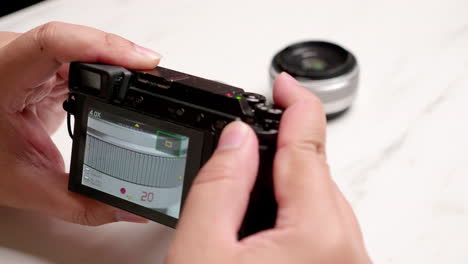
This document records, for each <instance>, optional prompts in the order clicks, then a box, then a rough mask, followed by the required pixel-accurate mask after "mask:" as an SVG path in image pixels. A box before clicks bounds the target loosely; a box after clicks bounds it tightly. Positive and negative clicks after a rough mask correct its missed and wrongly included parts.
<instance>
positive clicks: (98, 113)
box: [64, 62, 282, 238]
mask: <svg viewBox="0 0 468 264" xmlns="http://www.w3.org/2000/svg"><path fill="white" fill-rule="evenodd" d="M69 87H70V91H71V93H70V96H69V98H68V100H67V101H65V102H64V109H65V110H66V111H67V112H68V117H70V115H74V117H75V124H74V129H73V132H72V131H71V130H72V129H71V123H70V118H68V126H69V132H70V135H71V136H72V138H73V149H72V161H71V167H70V180H69V190H71V191H73V192H77V193H80V194H82V195H85V196H88V197H90V198H93V199H96V200H99V201H101V202H104V203H107V204H109V205H112V206H115V207H118V208H121V209H123V210H127V211H129V212H132V213H134V214H137V215H140V216H143V217H145V218H148V219H151V220H154V221H156V222H159V223H161V224H164V225H167V226H170V227H175V226H176V224H177V220H178V218H179V215H180V210H181V209H182V208H183V203H184V200H185V198H186V196H187V194H188V191H189V189H190V186H191V185H192V182H193V180H194V178H195V176H196V175H197V173H198V171H199V169H200V168H201V167H202V166H203V165H204V164H205V162H206V161H207V160H208V159H209V158H210V157H211V155H212V153H213V151H214V150H215V147H216V145H217V142H218V139H219V136H220V134H221V131H222V129H223V128H224V126H225V125H227V124H228V123H229V122H232V121H234V120H242V121H244V122H246V123H247V124H249V125H250V126H251V127H252V128H253V129H254V131H255V132H256V134H257V137H258V141H259V155H260V165H259V170H258V175H257V179H256V182H255V185H254V187H253V189H252V192H251V197H250V201H249V205H248V208H247V211H246V214H245V217H244V221H243V223H242V225H241V228H240V230H239V237H240V238H242V237H245V236H248V235H250V234H253V233H256V232H258V231H261V230H265V229H268V228H272V227H273V226H274V224H275V220H276V211H277V204H276V200H275V196H274V191H273V178H272V166H273V157H274V154H275V151H276V140H277V134H278V126H279V121H280V118H281V115H282V110H281V109H279V108H277V107H275V106H273V105H268V104H266V101H265V97H264V96H262V95H259V94H254V93H248V92H245V91H244V90H242V89H240V88H236V87H233V86H229V85H226V84H222V83H218V82H214V81H211V80H207V79H203V78H199V77H196V76H192V75H189V74H185V73H181V72H177V71H173V70H170V69H166V68H163V67H157V68H155V69H154V70H151V71H130V70H127V69H125V68H122V67H118V66H113V65H104V64H90V63H80V62H73V63H71V65H70V73H69ZM238 165H239V166H242V164H238ZM233 199H235V197H233ZM219 213H220V214H222V213H223V212H219ZM213 220H214V221H216V220H215V219H213Z"/></svg>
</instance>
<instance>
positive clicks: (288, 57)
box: [270, 41, 359, 118]
mask: <svg viewBox="0 0 468 264" xmlns="http://www.w3.org/2000/svg"><path fill="white" fill-rule="evenodd" d="M281 72H287V73H289V74H290V75H291V76H293V77H294V78H296V79H297V80H298V81H299V82H300V83H301V84H302V85H303V86H304V87H306V88H308V89H310V90H311V91H312V92H313V93H314V94H316V95H317V96H318V97H319V98H320V100H321V101H322V103H323V105H324V108H325V112H326V113H327V117H328V118H333V117H336V116H338V115H340V114H342V113H344V112H345V111H346V110H347V109H348V108H349V107H350V106H351V104H352V102H353V99H354V97H355V95H356V91H357V86H358V80H359V67H358V63H357V60H356V58H355V57H354V55H353V54H351V53H350V52H349V51H347V50H345V49H344V48H342V47H340V46H338V45H336V44H333V43H330V42H324V41H307V42H301V43H296V44H293V45H290V46H288V47H286V48H284V49H283V50H281V51H280V52H279V53H278V54H276V55H275V57H274V58H273V60H272V63H271V68H270V77H271V80H272V81H273V80H274V79H275V78H276V76H277V75H278V74H280V73H281Z"/></svg>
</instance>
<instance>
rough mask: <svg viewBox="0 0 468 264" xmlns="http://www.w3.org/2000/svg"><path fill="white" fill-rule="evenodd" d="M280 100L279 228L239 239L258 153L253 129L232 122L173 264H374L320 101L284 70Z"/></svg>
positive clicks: (184, 224)
mask: <svg viewBox="0 0 468 264" xmlns="http://www.w3.org/2000/svg"><path fill="white" fill-rule="evenodd" d="M274 99H275V102H276V104H278V105H280V106H282V107H284V108H285V112H284V114H283V117H282V119H281V123H280V130H279V136H278V146H277V152H276V156H275V162H274V167H273V168H274V175H273V177H274V178H273V179H274V188H275V196H276V200H277V202H278V216H277V220H276V225H275V227H274V228H273V229H270V230H265V231H262V232H259V233H257V234H254V235H251V236H249V237H246V238H244V239H242V240H240V241H238V239H237V231H238V230H239V227H240V225H241V222H242V219H243V217H244V213H245V211H246V208H247V204H248V200H249V194H250V190H251V189H252V187H253V183H254V181H255V177H256V174H257V167H258V158H259V157H258V142H257V139H256V137H255V134H254V132H253V131H252V129H250V128H249V127H248V126H247V125H245V124H243V123H241V122H234V123H231V124H229V125H228V126H227V127H226V128H225V129H224V131H223V132H222V135H221V138H220V140H219V144H218V147H217V150H216V151H215V153H214V155H213V156H212V158H211V159H210V160H209V161H208V162H207V164H206V165H205V166H204V167H203V168H202V170H201V171H200V173H199V174H198V176H197V178H196V179H195V181H194V183H193V185H192V187H191V190H190V192H189V195H188V198H187V200H186V202H185V207H184V210H183V213H182V217H181V219H180V221H179V224H178V226H177V230H176V235H175V239H174V241H173V243H172V245H171V247H170V250H169V253H168V256H167V259H166V263H167V264H185V263H192V264H197V263H200V264H201V263H203V264H218V263H233V264H234V263H236V264H237V263H255V264H257V263H270V264H275V263H281V264H283V263H320V264H326V263H330V264H342V263H347V264H355V263H371V261H370V259H369V257H368V255H367V253H366V250H365V247H364V243H363V238H362V234H361V231H360V229H359V224H358V222H357V220H356V218H355V216H354V214H353V211H352V209H351V207H350V206H349V204H348V202H347V201H346V200H345V198H344V197H343V195H342V194H341V192H340V191H339V189H338V187H337V186H336V184H335V183H334V182H333V180H332V178H331V177H330V172H329V168H328V165H327V162H326V154H325V126H326V119H325V114H324V112H323V109H322V105H321V103H320V102H319V100H318V99H317V97H315V96H314V95H313V94H312V93H310V92H309V91H307V90H306V89H305V88H303V87H301V86H300V85H299V84H298V83H297V82H296V81H295V80H294V79H293V78H292V77H290V76H289V75H287V74H285V73H283V74H281V75H280V76H279V77H278V78H277V79H276V81H275V88H274ZM239 164H241V166H239Z"/></svg>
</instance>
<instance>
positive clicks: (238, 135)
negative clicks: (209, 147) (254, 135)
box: [217, 121, 249, 150]
mask: <svg viewBox="0 0 468 264" xmlns="http://www.w3.org/2000/svg"><path fill="white" fill-rule="evenodd" d="M248 132H249V127H248V126H247V125H246V124H244V123H243V122H241V121H235V122H232V123H230V124H229V125H227V126H226V127H225V128H224V130H223V132H222V134H221V138H220V139H219V142H218V148H217V149H218V150H225V149H236V148H239V147H240V146H241V145H242V144H243V143H244V141H245V140H246V139H247V137H246V136H247V133H248Z"/></svg>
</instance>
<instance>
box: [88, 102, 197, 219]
mask: <svg viewBox="0 0 468 264" xmlns="http://www.w3.org/2000/svg"><path fill="white" fill-rule="evenodd" d="M167 127H168V126H163V125H161V126H160V127H158V125H156V124H154V123H152V124H149V123H145V122H144V121H142V120H132V119H131V118H127V117H125V116H122V115H118V114H114V113H112V112H110V111H105V110H102V109H97V108H93V107H90V108H89V112H88V121H87V133H86V145H85V152H84V164H83V174H82V178H81V183H82V184H83V185H86V186H88V187H90V188H93V189H96V190H99V191H101V192H104V193H107V194H110V195H112V196H114V197H118V198H120V199H123V200H126V201H128V202H131V203H134V204H137V205H140V206H143V207H146V208H149V209H152V210H156V211H158V212H160V213H163V214H166V215H168V216H171V217H174V218H179V211H180V206H181V201H182V192H183V185H184V184H183V182H184V175H185V168H186V162H187V150H188V147H189V141H190V140H189V137H187V136H183V135H181V134H178V133H177V132H175V131H171V130H170V129H167Z"/></svg>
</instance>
